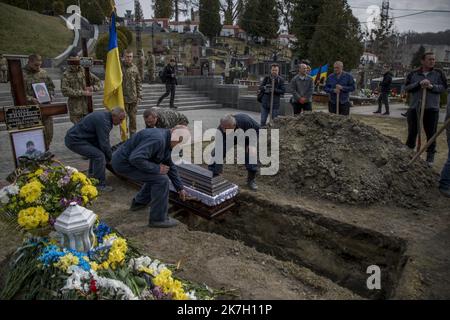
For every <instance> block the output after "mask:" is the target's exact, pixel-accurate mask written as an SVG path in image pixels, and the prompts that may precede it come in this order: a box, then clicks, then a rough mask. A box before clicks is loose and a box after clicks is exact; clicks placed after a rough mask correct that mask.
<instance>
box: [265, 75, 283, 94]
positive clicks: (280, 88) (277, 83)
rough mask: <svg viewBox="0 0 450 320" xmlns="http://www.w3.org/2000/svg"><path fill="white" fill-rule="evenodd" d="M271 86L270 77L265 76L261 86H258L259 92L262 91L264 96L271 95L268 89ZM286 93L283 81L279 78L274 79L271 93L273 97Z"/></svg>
mask: <svg viewBox="0 0 450 320" xmlns="http://www.w3.org/2000/svg"><path fill="white" fill-rule="evenodd" d="M271 86H272V78H271V77H270V76H267V77H265V78H264V79H263V81H262V82H261V85H260V86H259V90H262V91H264V94H268V95H270V94H271V90H270V88H269V87H271ZM285 93H286V87H285V85H284V79H283V78H282V77H280V76H278V77H276V78H275V88H274V91H273V94H274V96H280V95H282V94H285Z"/></svg>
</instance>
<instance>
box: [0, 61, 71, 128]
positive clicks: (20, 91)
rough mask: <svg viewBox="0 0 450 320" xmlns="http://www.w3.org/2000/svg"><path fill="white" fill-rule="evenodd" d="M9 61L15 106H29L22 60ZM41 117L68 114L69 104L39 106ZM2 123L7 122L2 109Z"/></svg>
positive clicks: (0, 109) (0, 111)
mask: <svg viewBox="0 0 450 320" xmlns="http://www.w3.org/2000/svg"><path fill="white" fill-rule="evenodd" d="M7 59H8V74H9V75H10V80H11V94H12V96H13V100H14V106H25V105H28V104H29V103H28V101H27V96H26V93H25V83H24V81H23V73H22V64H21V61H20V58H16V57H7ZM39 107H40V109H41V115H42V116H43V117H50V116H55V115H59V114H66V113H67V104H65V103H50V104H45V105H39ZM0 122H5V111H4V109H3V108H0Z"/></svg>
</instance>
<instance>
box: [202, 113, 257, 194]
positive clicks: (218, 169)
mask: <svg viewBox="0 0 450 320" xmlns="http://www.w3.org/2000/svg"><path fill="white" fill-rule="evenodd" d="M239 129H241V130H243V131H244V134H249V133H250V131H252V130H254V133H255V135H256V137H258V135H259V129H260V126H259V124H258V123H257V122H256V121H255V120H253V119H252V118H251V117H250V116H249V115H247V114H245V113H238V114H235V115H227V116H225V117H224V118H222V119H221V120H220V125H219V128H218V130H219V134H221V135H222V141H223V144H222V146H223V158H225V157H226V152H227V150H229V149H230V148H232V147H233V145H236V144H237V141H238V140H237V139H236V138H234V139H233V145H231V144H227V138H226V136H227V134H232V133H234V132H235V131H236V130H239ZM254 143H255V145H252V141H251V139H249V138H247V137H246V138H245V145H244V146H243V147H244V148H245V168H246V169H247V172H248V176H247V186H248V187H249V188H250V189H251V190H253V191H256V190H257V189H258V187H257V185H256V173H257V172H258V164H257V163H251V161H250V158H251V157H250V154H252V155H254V156H255V157H256V154H257V145H256V144H257V141H255V142H254ZM212 156H213V157H215V156H216V150H215V148H214V150H213V151H212ZM217 160H219V161H218V162H220V160H221V159H216V162H214V163H212V164H210V165H209V166H208V169H209V171H211V172H212V173H213V175H214V176H217V175H220V174H222V172H223V162H222V163H217Z"/></svg>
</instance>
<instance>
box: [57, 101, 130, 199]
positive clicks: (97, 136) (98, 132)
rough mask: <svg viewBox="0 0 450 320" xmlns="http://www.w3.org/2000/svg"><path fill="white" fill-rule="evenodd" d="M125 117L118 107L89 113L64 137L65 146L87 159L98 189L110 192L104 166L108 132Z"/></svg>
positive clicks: (108, 154) (108, 151) (108, 148)
mask: <svg viewBox="0 0 450 320" xmlns="http://www.w3.org/2000/svg"><path fill="white" fill-rule="evenodd" d="M123 119H125V111H124V110H123V109H121V108H119V107H117V108H114V109H113V110H112V111H111V112H109V111H97V112H93V113H90V114H89V115H87V116H86V117H84V118H83V119H82V120H81V121H80V122H78V123H77V124H75V125H74V126H73V127H72V128H71V129H69V131H67V134H66V137H65V144H66V147H67V148H69V149H70V150H72V151H73V152H75V153H78V154H79V155H81V156H84V157H87V158H88V159H89V176H90V177H92V178H95V179H97V180H98V181H99V184H98V186H97V189H98V190H99V191H104V192H110V191H112V187H111V186H107V185H106V175H105V166H106V163H108V162H110V161H111V156H112V151H111V144H110V142H109V134H110V132H111V130H112V128H113V126H117V125H119V124H120V123H121V122H122V120H123Z"/></svg>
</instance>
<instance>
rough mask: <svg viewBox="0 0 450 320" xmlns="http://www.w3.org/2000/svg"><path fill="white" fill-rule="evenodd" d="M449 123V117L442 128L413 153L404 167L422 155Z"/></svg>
mask: <svg viewBox="0 0 450 320" xmlns="http://www.w3.org/2000/svg"><path fill="white" fill-rule="evenodd" d="M449 125H450V118H448V119H447V121H445V122H444V125H443V126H442V128H440V129H439V130H438V131H437V132H436V133H435V134H434V136H432V137H431V138H430V140H428V142H427V143H426V144H425V145H424V146H423V147H422V148H421V149H420V150H419V151H418V152H417V153H416V154H415V155H414V157H413V158H412V159H411V161H410V162H409V163H408V164H407V165H406V167H409V166H410V165H412V164H413V163H414V162H416V160H417V159H418V158H419V157H420V156H421V155H422V153H424V152H425V150H427V149H428V147H429V146H431V144H432V143H433V142H434V141H435V140H436V139H437V138H438V137H439V136H440V135H441V133H442V132H443V131H444V130H445V129H446V128H447V127H448V126H449Z"/></svg>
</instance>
